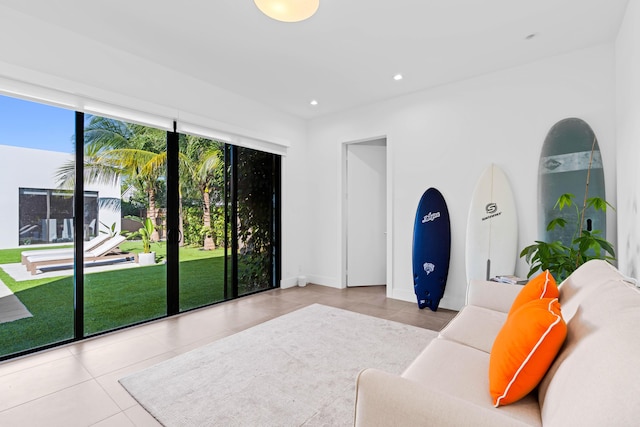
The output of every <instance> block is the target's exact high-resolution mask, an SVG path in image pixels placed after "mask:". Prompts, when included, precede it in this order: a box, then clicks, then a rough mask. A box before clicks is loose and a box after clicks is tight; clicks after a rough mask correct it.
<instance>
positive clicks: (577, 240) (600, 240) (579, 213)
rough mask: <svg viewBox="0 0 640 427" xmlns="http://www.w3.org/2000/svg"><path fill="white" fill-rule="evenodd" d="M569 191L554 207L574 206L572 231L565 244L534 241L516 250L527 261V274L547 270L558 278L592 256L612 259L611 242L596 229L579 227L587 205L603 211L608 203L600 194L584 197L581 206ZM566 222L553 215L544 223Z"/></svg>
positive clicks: (564, 276)
mask: <svg viewBox="0 0 640 427" xmlns="http://www.w3.org/2000/svg"><path fill="white" fill-rule="evenodd" d="M574 198H575V196H574V195H573V194H569V193H566V194H563V195H561V196H560V197H559V198H558V201H557V202H556V204H555V206H554V209H558V210H559V211H562V210H563V209H565V208H571V207H574V208H575V210H576V217H577V221H576V223H575V224H574V226H575V230H574V232H573V238H572V240H571V243H570V244H569V245H565V244H563V243H562V242H561V241H560V240H556V241H553V242H544V241H540V240H536V242H535V243H534V244H533V245H529V246H527V247H526V248H524V249H523V250H522V252H520V258H522V257H525V260H526V261H527V263H528V264H529V273H528V274H527V277H531V276H532V275H533V274H534V273H535V272H537V271H538V270H540V271H544V270H549V271H550V272H551V274H552V275H553V276H554V277H555V278H556V280H558V281H562V280H564V279H566V278H567V276H568V275H570V274H571V273H572V272H573V271H574V270H575V269H577V268H578V267H580V266H581V265H582V264H584V263H585V262H587V261H589V260H592V259H604V260H607V261H614V260H615V251H614V249H613V245H612V244H611V243H610V242H608V241H607V240H606V239H605V238H604V237H603V236H601V231H600V230H591V231H590V230H588V229H586V228H584V227H583V224H584V213H585V211H586V210H587V208H589V207H593V208H594V209H596V210H599V211H603V212H606V210H607V206H609V207H611V208H612V209H613V206H611V205H610V204H609V203H607V202H606V201H605V200H603V199H602V198H601V197H591V198H585V201H584V203H583V205H582V209H580V208H579V207H578V205H577V204H576V203H575V201H574ZM566 225H567V221H566V220H565V219H564V218H560V217H558V218H554V219H552V220H551V221H550V222H549V224H548V225H547V230H548V231H550V230H553V229H555V228H556V227H565V226H566Z"/></svg>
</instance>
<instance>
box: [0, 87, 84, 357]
mask: <svg viewBox="0 0 640 427" xmlns="http://www.w3.org/2000/svg"><path fill="white" fill-rule="evenodd" d="M74 115H75V113H74V112H73V111H69V110H65V109H62V108H56V107H51V106H48V105H43V104H38V103H34V102H28V101H24V100H20V99H15V98H10V97H4V96H0V182H1V183H2V185H0V204H1V205H2V209H0V218H2V220H1V221H0V307H1V309H0V357H5V356H8V355H11V354H15V353H20V352H22V351H25V350H29V349H33V348H42V347H47V346H51V345H55V344H56V343H60V342H64V341H67V340H70V339H73V337H74V281H73V277H72V274H71V273H70V271H73V259H74V251H73V242H74V227H73V217H74V212H73V197H74V195H73V192H72V191H69V190H68V189H66V188H61V187H60V185H59V184H60V181H59V176H58V173H59V172H60V167H61V166H62V165H64V164H67V163H68V162H70V161H72V159H73V157H72V153H73V151H74V138H73V136H74V132H75V127H74V126H75V117H74ZM87 196H89V195H87ZM88 212H89V213H90V214H92V215H96V212H95V210H91V209H88Z"/></svg>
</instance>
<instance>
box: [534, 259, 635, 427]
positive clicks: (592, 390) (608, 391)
mask: <svg viewBox="0 0 640 427" xmlns="http://www.w3.org/2000/svg"><path fill="white" fill-rule="evenodd" d="M576 272H577V273H578V275H577V276H578V277H575V276H574V277H571V276H570V277H569V278H567V284H568V285H569V286H570V287H568V288H566V289H571V290H572V293H571V294H570V295H571V303H572V307H573V309H572V310H571V311H570V312H569V313H568V314H567V313H565V311H564V304H563V314H565V316H566V317H565V318H566V321H567V328H568V331H567V339H566V342H565V345H564V347H563V349H562V351H561V352H560V353H559V354H558V357H557V358H556V360H555V362H554V363H553V365H552V366H551V368H550V369H549V371H548V373H547V375H546V376H545V378H544V379H543V380H542V382H541V383H540V387H539V390H538V396H539V400H540V406H541V416H542V419H543V420H544V424H545V425H549V426H566V425H620V426H622V425H637V423H638V420H639V419H640V405H638V396H640V368H639V364H638V355H640V333H639V331H638V328H639V325H640V290H638V288H636V287H635V286H633V285H630V284H628V283H626V282H625V281H624V276H622V275H621V274H619V273H618V272H617V271H616V270H615V269H613V268H612V267H610V266H608V265H607V264H606V263H605V262H604V261H598V262H594V261H590V262H589V263H587V264H584V265H583V266H582V267H580V268H579V269H578V270H576ZM574 274H575V273H574ZM572 276H573V274H572ZM578 279H579V280H578ZM583 281H584V283H581V282H583ZM581 284H583V285H584V288H588V289H584V288H583V289H580V286H581ZM564 286H566V285H563V287H562V288H561V291H563V290H564V289H565V288H564ZM574 291H575V292H574ZM574 304H575V306H573V305H574Z"/></svg>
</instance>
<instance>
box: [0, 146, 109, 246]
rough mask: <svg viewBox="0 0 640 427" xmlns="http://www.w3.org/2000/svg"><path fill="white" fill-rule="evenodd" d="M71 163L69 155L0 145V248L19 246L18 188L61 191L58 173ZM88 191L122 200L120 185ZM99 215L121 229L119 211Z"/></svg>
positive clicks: (94, 186) (88, 187)
mask: <svg viewBox="0 0 640 427" xmlns="http://www.w3.org/2000/svg"><path fill="white" fill-rule="evenodd" d="M70 148H71V147H70ZM69 160H72V156H71V155H70V154H65V153H59V152H54V151H44V150H34V149H31V148H22V147H11V146H6V145H0V182H1V183H2V185H0V200H2V209H0V224H2V226H1V227H2V228H1V230H2V231H1V232H0V249H6V248H16V247H18V240H19V233H18V228H19V216H18V214H19V210H18V206H19V188H38V189H48V190H51V189H56V188H58V185H57V182H56V179H55V175H56V172H57V170H58V168H59V167H60V166H61V165H62V164H64V163H66V162H68V161H69ZM85 191H97V192H98V197H107V198H120V188H119V187H118V186H113V185H105V184H88V185H86V186H85ZM98 216H99V219H100V221H102V222H104V223H105V224H112V223H113V222H115V223H116V224H117V226H118V230H119V228H120V212H114V211H112V210H108V209H100V212H99V214H98ZM98 226H99V224H98ZM99 229H100V228H99Z"/></svg>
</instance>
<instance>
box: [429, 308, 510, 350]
mask: <svg viewBox="0 0 640 427" xmlns="http://www.w3.org/2000/svg"><path fill="white" fill-rule="evenodd" d="M506 320H507V313H502V312H499V311H495V310H490V309H488V308H484V307H477V306H475V305H467V306H466V307H464V308H463V309H462V310H460V312H459V313H458V314H457V315H456V317H455V318H454V319H453V320H452V321H451V322H449V324H448V325H447V326H446V327H445V328H444V329H443V330H442V331H440V336H441V337H442V338H445V339H448V340H451V341H456V342H458V343H460V344H464V345H468V346H471V347H473V348H476V349H478V350H482V351H484V352H485V353H490V352H491V347H492V346H493V341H494V340H495V339H496V336H497V335H498V332H500V329H502V325H504V322H505V321H506Z"/></svg>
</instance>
